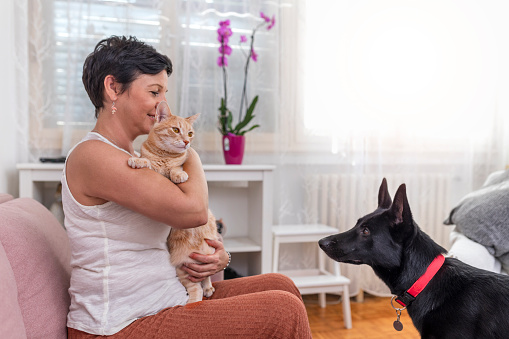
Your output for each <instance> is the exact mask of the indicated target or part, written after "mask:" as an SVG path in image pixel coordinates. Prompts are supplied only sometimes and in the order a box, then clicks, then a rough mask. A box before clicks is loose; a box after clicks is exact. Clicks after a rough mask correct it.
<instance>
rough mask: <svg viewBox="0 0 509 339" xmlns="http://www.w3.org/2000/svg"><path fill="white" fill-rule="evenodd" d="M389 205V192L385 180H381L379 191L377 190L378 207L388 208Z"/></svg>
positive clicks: (390, 202)
mask: <svg viewBox="0 0 509 339" xmlns="http://www.w3.org/2000/svg"><path fill="white" fill-rule="evenodd" d="M391 204H392V200H391V195H390V194H389V190H388V189H387V180H386V179H385V178H383V179H382V184H381V185H380V189H379V190H378V207H380V208H389V207H391Z"/></svg>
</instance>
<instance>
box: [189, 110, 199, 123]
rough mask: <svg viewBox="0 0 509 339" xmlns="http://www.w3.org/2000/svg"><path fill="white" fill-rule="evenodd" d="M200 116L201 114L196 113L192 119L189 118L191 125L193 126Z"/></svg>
mask: <svg viewBox="0 0 509 339" xmlns="http://www.w3.org/2000/svg"><path fill="white" fill-rule="evenodd" d="M199 116H200V113H196V114H195V115H191V116H190V117H187V118H186V120H187V121H189V123H190V124H193V123H194V122H195V121H196V119H198V117H199Z"/></svg>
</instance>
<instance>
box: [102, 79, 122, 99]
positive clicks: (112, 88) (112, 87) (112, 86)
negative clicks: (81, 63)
mask: <svg viewBox="0 0 509 339" xmlns="http://www.w3.org/2000/svg"><path fill="white" fill-rule="evenodd" d="M119 86H120V84H119V83H118V82H117V81H116V80H115V77H114V76H113V75H107V76H106V77H105V78H104V91H105V92H106V95H107V96H108V97H109V98H110V100H111V101H115V100H117V94H118V93H119V92H120V88H119ZM105 99H106V98H105Z"/></svg>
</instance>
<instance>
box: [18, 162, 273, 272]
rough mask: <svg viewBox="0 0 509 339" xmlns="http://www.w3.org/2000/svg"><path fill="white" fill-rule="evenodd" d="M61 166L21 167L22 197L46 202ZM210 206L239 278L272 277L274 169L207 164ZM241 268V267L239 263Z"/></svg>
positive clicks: (40, 164) (25, 165) (58, 178)
mask: <svg viewBox="0 0 509 339" xmlns="http://www.w3.org/2000/svg"><path fill="white" fill-rule="evenodd" d="M63 166H64V165H63V164H42V163H25V164H18V165H17V168H18V171H19V195H20V197H31V198H34V199H36V200H39V201H42V197H43V190H44V184H45V183H48V182H60V178H61V175H62V169H63ZM203 168H204V170H205V176H206V178H207V183H208V185H209V206H210V209H211V210H212V212H213V213H214V215H215V216H216V217H217V218H218V219H219V218H222V219H223V222H224V224H225V226H226V235H225V237H224V241H225V248H226V249H227V250H228V251H230V252H231V253H232V255H233V261H232V266H233V267H234V268H236V269H238V270H239V273H241V274H248V275H254V274H259V273H268V272H271V270H272V268H271V266H272V205H273V201H272V188H273V183H272V172H273V170H274V168H275V166H272V165H204V166H203ZM238 262H240V263H241V266H242V267H241V268H237V265H235V263H238Z"/></svg>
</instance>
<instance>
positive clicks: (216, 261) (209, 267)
mask: <svg viewBox="0 0 509 339" xmlns="http://www.w3.org/2000/svg"><path fill="white" fill-rule="evenodd" d="M205 241H206V242H207V243H208V244H209V246H211V247H214V248H215V249H216V251H215V252H214V254H208V255H207V254H199V253H191V255H190V256H189V257H190V258H191V259H193V260H196V261H198V262H199V264H186V265H183V266H182V269H183V270H184V271H186V272H187V273H188V274H189V280H191V281H192V282H201V281H202V280H204V279H205V278H206V277H208V276H211V275H214V274H216V273H217V272H220V271H222V270H223V269H224V268H225V267H226V266H227V265H228V261H229V256H228V253H227V252H226V250H225V249H224V246H223V243H222V242H220V241H217V240H209V239H206V240H205Z"/></svg>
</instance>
